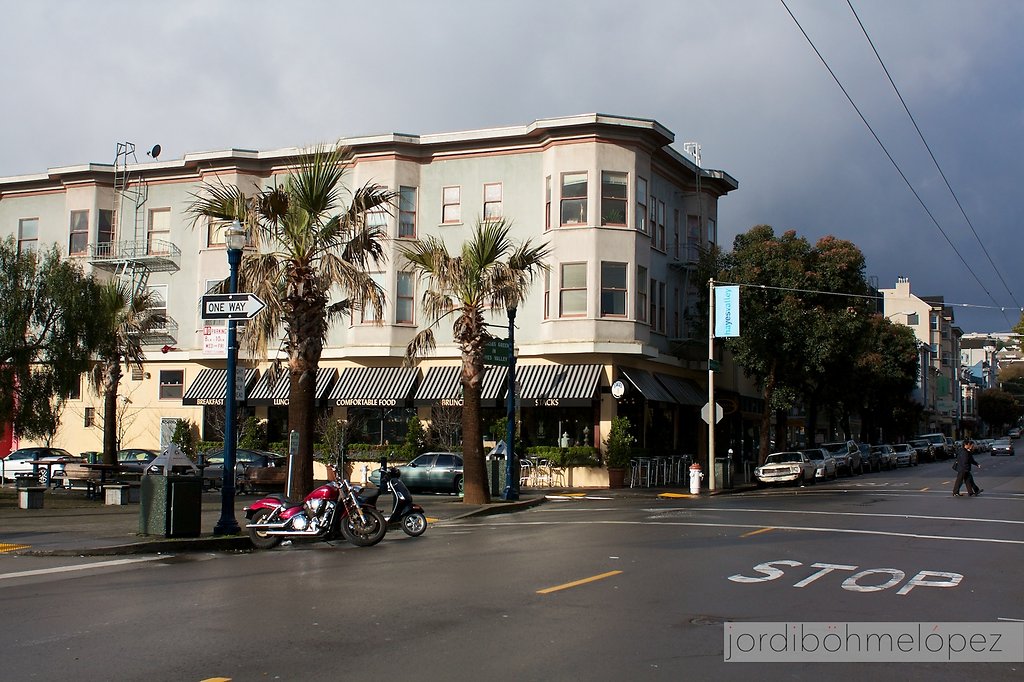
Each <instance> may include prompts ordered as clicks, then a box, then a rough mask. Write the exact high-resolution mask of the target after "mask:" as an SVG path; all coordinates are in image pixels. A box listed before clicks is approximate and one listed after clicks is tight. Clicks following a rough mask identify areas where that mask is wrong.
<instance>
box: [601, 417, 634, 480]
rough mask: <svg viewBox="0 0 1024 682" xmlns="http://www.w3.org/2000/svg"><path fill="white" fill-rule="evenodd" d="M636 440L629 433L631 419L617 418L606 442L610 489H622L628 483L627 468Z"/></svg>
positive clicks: (613, 421)
mask: <svg viewBox="0 0 1024 682" xmlns="http://www.w3.org/2000/svg"><path fill="white" fill-rule="evenodd" d="M635 442H636V439H635V438H633V436H632V435H631V434H630V433H629V419H628V418H627V417H616V418H615V419H613V420H612V428H611V430H610V431H609V432H608V438H606V439H605V441H604V448H605V458H606V462H607V464H608V487H609V488H621V487H623V486H624V485H625V481H626V467H628V466H629V460H630V458H631V457H632V455H633V443H635Z"/></svg>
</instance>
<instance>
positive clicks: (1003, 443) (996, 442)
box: [992, 439, 1010, 447]
mask: <svg viewBox="0 0 1024 682" xmlns="http://www.w3.org/2000/svg"><path fill="white" fill-rule="evenodd" d="M1009 444H1010V441H1008V440H1005V439H1004V440H997V441H993V442H992V445H998V446H1002V447H1005V446H1007V445H1009Z"/></svg>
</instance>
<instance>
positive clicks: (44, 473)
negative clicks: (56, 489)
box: [39, 467, 50, 488]
mask: <svg viewBox="0 0 1024 682" xmlns="http://www.w3.org/2000/svg"><path fill="white" fill-rule="evenodd" d="M39 485H41V486H42V487H44V488H47V487H49V485H50V472H49V471H48V470H47V469H45V468H43V467H39Z"/></svg>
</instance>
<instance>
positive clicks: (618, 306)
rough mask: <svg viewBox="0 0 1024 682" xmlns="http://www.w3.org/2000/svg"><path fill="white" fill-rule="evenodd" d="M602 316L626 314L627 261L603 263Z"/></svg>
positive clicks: (622, 315)
mask: <svg viewBox="0 0 1024 682" xmlns="http://www.w3.org/2000/svg"><path fill="white" fill-rule="evenodd" d="M601 316H602V317H625V316H626V264H625V263H604V262H603V263H601Z"/></svg>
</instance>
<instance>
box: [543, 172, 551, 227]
mask: <svg viewBox="0 0 1024 682" xmlns="http://www.w3.org/2000/svg"><path fill="white" fill-rule="evenodd" d="M544 229H545V230H550V229H551V176H550V175H549V176H547V177H546V178H544Z"/></svg>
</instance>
